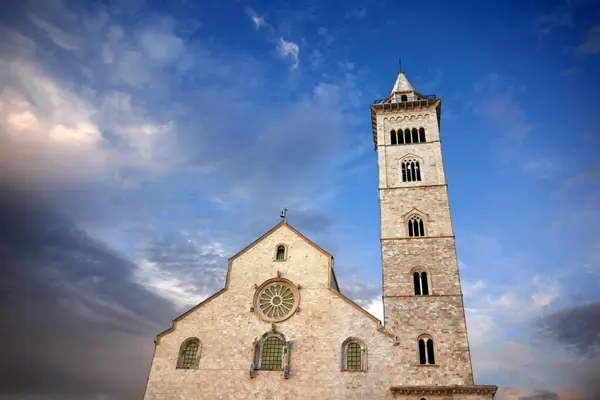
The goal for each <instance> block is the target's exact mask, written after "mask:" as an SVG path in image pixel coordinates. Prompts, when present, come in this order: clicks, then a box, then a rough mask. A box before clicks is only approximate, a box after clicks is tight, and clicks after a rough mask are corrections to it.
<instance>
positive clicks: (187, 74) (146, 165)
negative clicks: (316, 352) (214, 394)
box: [0, 0, 600, 400]
mask: <svg viewBox="0 0 600 400" xmlns="http://www.w3.org/2000/svg"><path fill="white" fill-rule="evenodd" d="M3 3H4V4H3V7H2V13H0V266H1V269H0V317H1V319H2V329H0V341H1V343H2V346H0V360H1V361H0V377H1V378H0V399H2V400H9V399H31V400H33V399H36V400H37V399H52V400H54V399H61V400H62V399H102V400H112V399H135V398H140V396H141V393H142V392H143V389H144V385H145V381H146V378H147V374H148V370H149V362H150V360H151V357H152V350H153V339H154V337H155V335H156V334H157V333H159V332H160V331H162V330H164V329H166V328H168V327H169V326H170V321H171V320H172V319H173V318H175V317H176V316H178V315H179V314H180V313H182V312H183V311H185V310H187V309H188V308H190V307H191V306H193V305H195V304H197V303H198V302H200V301H202V300H203V299H205V298H206V297H207V296H209V295H211V294H212V293H214V292H216V291H217V290H219V289H220V288H221V287H222V286H223V284H224V278H225V271H226V263H227V259H228V258H229V257H230V256H232V255H233V254H235V253H236V252H237V251H239V250H240V249H242V248H243V247H245V246H246V245H247V244H248V243H250V242H251V241H252V240H254V239H255V238H256V237H258V236H259V235H261V234H262V233H264V232H265V231H266V230H268V229H269V228H270V227H272V226H273V225H274V224H276V223H277V222H279V211H280V210H281V208H283V207H287V208H288V209H289V214H288V215H289V221H290V223H291V224H292V225H293V226H294V227H296V228H297V229H299V230H300V231H302V232H303V233H305V234H306V235H307V236H308V237H310V238H311V239H313V240H314V241H315V242H317V243H318V244H320V245H321V246H322V247H323V248H325V249H326V250H328V251H330V252H331V253H332V254H334V255H335V257H336V272H337V275H338V279H339V282H340V286H341V289H342V291H343V292H344V293H346V294H347V295H348V296H349V297H351V298H352V299H354V300H355V301H357V302H358V303H359V304H361V305H362V306H363V307H365V308H366V309H368V310H369V311H371V312H372V313H374V314H375V315H377V316H380V315H381V264H380V262H381V261H380V249H379V209H378V202H377V201H378V200H377V199H378V197H377V186H376V185H377V178H376V177H377V170H376V153H375V152H374V151H373V143H372V136H371V128H370V116H369V104H370V103H371V102H372V101H373V100H375V99H378V98H383V97H385V96H387V94H388V93H389V90H390V89H391V86H392V84H393V81H394V79H395V75H396V73H397V71H398V58H399V57H400V56H401V57H402V66H403V68H404V69H405V70H406V73H407V75H408V77H409V79H410V80H411V81H412V83H413V85H414V86H415V87H416V88H417V90H419V91H421V92H422V93H424V94H436V95H438V96H441V97H442V98H443V117H442V123H441V124H442V135H443V138H444V139H443V143H444V154H445V156H444V157H445V167H446V171H447V176H448V182H449V191H450V202H451V206H452V217H453V223H454V229H455V233H456V235H457V246H458V257H459V261H460V268H461V276H462V284H463V291H464V294H465V305H466V308H467V319H468V330H469V335H470V343H471V349H472V358H473V365H474V371H475V378H476V382H477V383H478V384H497V385H499V386H500V390H499V394H498V396H497V398H498V399H500V400H502V399H529V400H534V399H537V400H542V399H546V400H548V399H552V400H555V399H566V400H575V399H581V400H590V399H596V398H598V397H597V396H595V395H594V394H596V395H598V393H600V384H599V383H598V382H600V229H599V228H598V227H599V226H600V160H599V158H600V157H599V156H598V153H599V150H600V131H599V126H600V113H598V105H597V94H596V93H597V92H598V91H599V90H600V78H599V74H598V72H597V71H599V70H600V11H599V10H600V2H598V1H597V0H587V1H583V0H572V1H564V2H563V1H533V0H527V1H525V0H519V1H513V2H510V1H504V2H496V4H495V5H493V6H492V5H491V3H490V2H481V1H455V2H451V3H448V2H444V1H441V0H440V1H434V0H432V1H427V2H414V1H412V2H405V1H398V0H394V1H392V0H390V1H387V2H386V1H383V0H378V1H358V0H351V1H330V2H321V1H316V0H314V1H313V0H306V1H286V2H280V1H277V2H276V1H272V2H269V1H258V0H257V1H250V0H248V1H243V0H237V1H236V0H229V1H219V2H209V1H191V0H188V1H186V0H178V1H175V0H173V1H169V2H166V1H150V0H147V1H144V0H103V1H96V2H94V1H68V0H62V1H61V0H39V1H35V0H5V1H4V2H3ZM325 3H326V4H325Z"/></svg>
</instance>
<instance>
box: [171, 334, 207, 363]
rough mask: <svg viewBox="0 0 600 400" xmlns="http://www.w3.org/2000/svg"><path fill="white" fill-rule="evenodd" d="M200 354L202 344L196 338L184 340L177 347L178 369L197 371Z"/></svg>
mask: <svg viewBox="0 0 600 400" xmlns="http://www.w3.org/2000/svg"><path fill="white" fill-rule="evenodd" d="M201 352H202V342H200V339H198V338H197V337H190V338H187V339H185V340H184V341H183V342H182V343H181V346H180V347H179V355H178V357H177V367H176V368H178V369H198V365H199V364H200V353H201Z"/></svg>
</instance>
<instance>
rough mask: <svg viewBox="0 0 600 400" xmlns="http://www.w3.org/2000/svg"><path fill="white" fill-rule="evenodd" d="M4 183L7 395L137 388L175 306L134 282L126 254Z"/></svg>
mask: <svg viewBox="0 0 600 400" xmlns="http://www.w3.org/2000/svg"><path fill="white" fill-rule="evenodd" d="M2 189H3V190H2V193H3V196H2V197H0V259H1V260H2V268H1V270H0V318H1V320H2V322H3V329H2V330H1V332H0V341H2V343H4V345H3V346H1V347H0V357H1V358H2V360H3V362H2V363H1V365H0V374H1V375H2V377H3V379H2V380H0V394H2V395H8V394H13V395H17V394H18V395H24V394H27V393H30V394H39V395H42V394H43V395H47V396H49V398H52V399H54V398H56V399H63V398H67V397H68V396H71V397H73V398H74V397H77V396H80V397H79V398H84V397H86V396H87V397H89V396H96V394H101V393H105V394H107V395H110V397H109V398H115V399H120V398H136V397H139V396H140V395H141V391H143V388H144V384H145V379H146V376H147V373H148V368H149V362H150V359H151V356H152V346H153V344H152V340H153V337H154V336H155V335H156V333H157V332H159V331H160V330H161V329H162V328H163V327H165V326H168V323H169V320H170V319H172V318H173V317H174V316H175V315H176V312H175V310H174V308H173V306H172V305H171V304H170V303H168V302H167V301H165V300H163V299H161V298H159V297H157V296H155V295H153V294H152V293H150V292H149V291H148V290H146V289H145V288H144V287H142V286H140V285H138V284H136V283H134V282H133V279H132V274H133V272H134V270H135V265H134V264H133V263H132V262H131V261H129V260H128V259H127V258H125V257H124V256H123V255H120V254H118V253H116V252H114V251H112V250H111V249H109V248H107V247H106V246H105V245H104V244H102V243H101V242H99V241H97V240H94V239H92V238H90V237H89V236H88V235H87V234H86V233H85V232H83V231H81V230H79V229H77V227H76V226H75V225H74V224H73V223H72V222H70V221H69V220H67V219H65V218H63V217H62V216H61V215H59V214H57V213H56V212H54V211H52V210H49V209H47V207H46V205H45V204H43V202H39V201H36V199H35V198H31V197H28V196H25V195H21V194H22V193H20V192H15V191H14V190H9V188H5V187H3V188H2ZM115 366H117V367H115ZM90 398H93V397H90Z"/></svg>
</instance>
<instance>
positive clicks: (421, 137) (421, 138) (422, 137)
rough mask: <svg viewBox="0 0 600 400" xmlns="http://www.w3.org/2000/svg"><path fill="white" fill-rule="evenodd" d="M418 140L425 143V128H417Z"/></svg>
mask: <svg viewBox="0 0 600 400" xmlns="http://www.w3.org/2000/svg"><path fill="white" fill-rule="evenodd" d="M419 142H420V143H425V142H426V140H425V128H419Z"/></svg>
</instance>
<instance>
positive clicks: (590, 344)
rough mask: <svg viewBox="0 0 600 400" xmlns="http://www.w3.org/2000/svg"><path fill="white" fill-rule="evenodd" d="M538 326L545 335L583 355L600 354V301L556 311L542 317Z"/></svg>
mask: <svg viewBox="0 0 600 400" xmlns="http://www.w3.org/2000/svg"><path fill="white" fill-rule="evenodd" d="M538 327H539V329H540V333H541V334H542V335H543V336H544V337H546V338H547V339H551V340H553V341H554V342H556V343H559V344H561V345H563V346H566V347H568V348H570V349H573V351H575V352H576V353H577V354H579V355H581V356H583V357H597V356H600V302H595V303H589V304H582V305H577V306H572V307H568V308H565V309H562V310H559V311H556V312H554V313H552V314H550V315H547V316H544V317H543V318H541V319H540V321H539V322H538ZM599 361H600V360H599ZM599 364H600V362H599Z"/></svg>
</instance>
